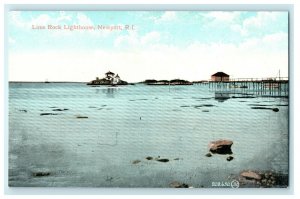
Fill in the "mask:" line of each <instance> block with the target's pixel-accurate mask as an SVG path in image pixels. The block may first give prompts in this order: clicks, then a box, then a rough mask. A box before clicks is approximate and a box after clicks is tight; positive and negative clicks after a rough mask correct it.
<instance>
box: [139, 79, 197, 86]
mask: <svg viewBox="0 0 300 199" xmlns="http://www.w3.org/2000/svg"><path fill="white" fill-rule="evenodd" d="M141 83H143V84H146V85H156V86H160V85H193V83H192V82H189V81H187V80H182V79H172V80H170V81H169V80H155V79H147V80H145V81H143V82H141Z"/></svg>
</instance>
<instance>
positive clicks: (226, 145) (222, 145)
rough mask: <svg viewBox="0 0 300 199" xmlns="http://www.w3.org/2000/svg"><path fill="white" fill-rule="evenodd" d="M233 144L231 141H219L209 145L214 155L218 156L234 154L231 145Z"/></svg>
mask: <svg viewBox="0 0 300 199" xmlns="http://www.w3.org/2000/svg"><path fill="white" fill-rule="evenodd" d="M232 144H233V142H232V141H231V140H218V141H213V142H210V143H209V150H210V152H212V153H217V154H223V155H225V154H230V155H231V154H232V151H231V145H232Z"/></svg>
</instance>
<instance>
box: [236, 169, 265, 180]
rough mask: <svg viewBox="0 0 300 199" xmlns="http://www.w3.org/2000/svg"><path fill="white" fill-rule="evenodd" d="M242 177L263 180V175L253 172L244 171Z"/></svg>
mask: <svg viewBox="0 0 300 199" xmlns="http://www.w3.org/2000/svg"><path fill="white" fill-rule="evenodd" d="M240 175H241V176H242V177H244V178H246V179H247V180H261V175H259V174H258V173H255V172H253V171H244V172H242V173H241V174H240Z"/></svg>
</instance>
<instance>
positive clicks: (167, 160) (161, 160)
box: [157, 158, 169, 162]
mask: <svg viewBox="0 0 300 199" xmlns="http://www.w3.org/2000/svg"><path fill="white" fill-rule="evenodd" d="M157 161H159V162H169V159H166V158H162V159H157Z"/></svg>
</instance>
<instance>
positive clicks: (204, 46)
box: [8, 11, 288, 81]
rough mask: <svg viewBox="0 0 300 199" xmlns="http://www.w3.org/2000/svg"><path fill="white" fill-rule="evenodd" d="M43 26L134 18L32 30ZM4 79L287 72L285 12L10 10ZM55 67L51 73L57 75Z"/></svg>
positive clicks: (137, 78) (190, 77)
mask: <svg viewBox="0 0 300 199" xmlns="http://www.w3.org/2000/svg"><path fill="white" fill-rule="evenodd" d="M38 25H39V26H41V25H45V26H46V28H47V25H61V26H63V25H82V26H85V25H90V26H97V25H111V26H113V25H121V26H124V25H134V27H135V29H134V30H129V31H127V30H122V31H108V30H106V31H103V30H80V31H78V30H76V31H69V30H56V31H55V30H49V29H45V30H34V29H32V26H38ZM8 31H9V34H8V40H9V79H10V80H11V81H17V80H19V81H43V80H45V79H49V80H52V81H89V80H91V79H93V78H95V76H101V75H103V73H104V72H106V71H107V70H112V71H114V72H117V73H120V76H121V78H123V79H125V80H127V81H140V80H143V79H146V78H156V79H172V78H183V79H188V80H201V79H209V78H210V75H211V74H212V73H214V72H217V71H224V72H226V73H229V74H230V75H231V76H233V77H236V78H237V77H269V76H275V75H276V74H277V72H278V70H281V73H282V75H283V76H287V75H288V13H287V12H219V11H215V12H200V11H199V12H198V11H196V12H195V11H193V12H172V11H168V12H165V11H152V12H132V11H130V12H124V11H121V12H116V11H109V12H107V11H106V12H103V11H102V12H89V11H84V12H70V11H68V12H54V11H23V12H19V11H18V12H10V13H9V22H8ZM58 72H59V75H58Z"/></svg>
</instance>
